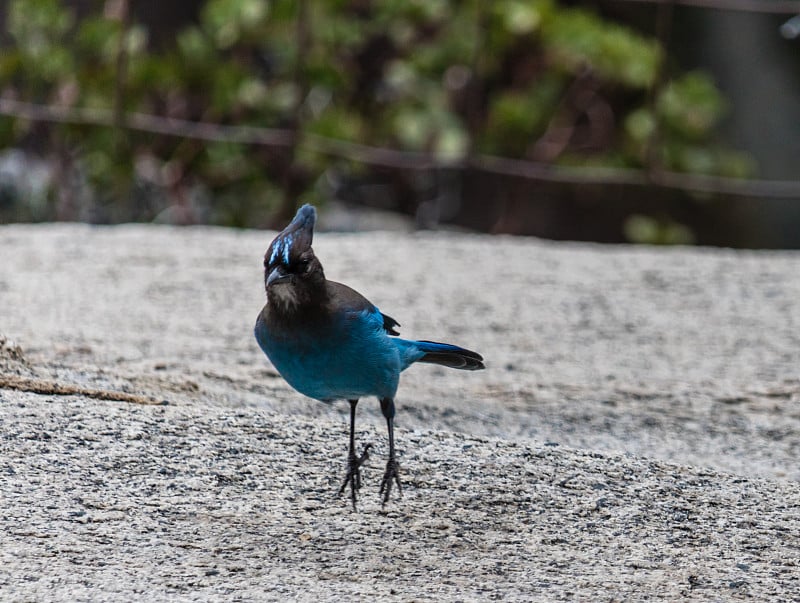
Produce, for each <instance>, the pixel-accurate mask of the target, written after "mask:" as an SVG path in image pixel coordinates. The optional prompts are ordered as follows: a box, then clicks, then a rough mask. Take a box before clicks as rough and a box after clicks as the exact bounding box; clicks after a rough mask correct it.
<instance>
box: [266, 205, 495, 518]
mask: <svg viewBox="0 0 800 603" xmlns="http://www.w3.org/2000/svg"><path fill="white" fill-rule="evenodd" d="M315 220H316V212H315V210H314V208H313V207H312V206H310V205H304V206H303V207H301V208H300V209H299V210H298V212H297V215H296V216H295V218H294V219H293V220H292V222H291V223H290V224H289V225H288V226H287V227H286V228H285V229H284V230H283V232H281V233H280V234H279V235H278V236H277V237H276V238H275V240H274V241H273V242H272V244H271V245H270V248H269V249H268V250H267V253H266V254H265V256H264V276H265V283H266V288H267V304H266V306H264V309H263V310H262V311H261V314H259V316H258V319H257V321H256V327H255V336H256V340H257V341H258V344H259V346H260V347H261V349H262V350H263V351H264V353H265V354H266V355H267V357H269V359H270V361H271V362H272V364H273V365H274V366H275V368H276V369H277V370H278V372H279V373H280V374H281V375H282V376H283V377H284V378H285V379H286V381H287V382H288V383H289V385H291V386H292V387H294V388H295V389H296V390H297V391H299V392H300V393H302V394H305V395H307V396H309V397H311V398H316V399H317V400H321V401H323V402H332V401H334V400H348V401H349V402H350V449H349V454H348V471H347V477H346V479H345V482H344V484H343V485H342V487H341V489H340V494H341V493H342V492H343V491H344V489H345V488H346V486H347V485H348V484H350V495H351V500H352V502H353V505H354V506H355V501H356V491H357V490H358V489H359V488H360V486H361V474H360V467H361V465H362V464H363V463H364V461H365V460H366V458H367V455H368V449H369V445H367V446H366V447H365V449H364V452H363V453H362V455H361V456H356V453H355V442H354V431H355V409H356V404H357V403H358V400H359V398H362V397H364V396H376V397H377V398H378V399H379V400H380V403H381V410H382V412H383V414H384V417H385V418H386V422H387V428H388V431H389V461H388V462H387V465H386V472H385V473H384V477H383V481H382V483H381V494H382V495H383V503H384V504H385V503H386V502H387V501H388V499H389V494H390V492H391V488H392V483H393V482H394V483H396V484H397V486H398V489H399V488H400V479H399V476H398V470H399V465H398V463H397V461H396V459H395V448H394V428H393V418H394V397H395V394H396V393H397V385H398V382H399V378H400V373H401V371H403V370H405V369H406V368H408V367H409V366H410V365H411V364H413V363H415V362H429V363H435V364H440V365H443V366H448V367H451V368H459V369H466V370H475V369H482V368H484V366H483V362H482V361H483V359H482V358H481V356H480V355H479V354H477V353H476V352H472V351H470V350H467V349H464V348H461V347H458V346H455V345H451V344H446V343H437V342H433V341H412V340H406V339H401V338H399V337H395V336H396V335H397V334H398V333H397V331H396V330H395V327H398V326H399V324H398V323H397V321H396V320H394V319H393V318H391V317H390V316H387V315H385V314H382V313H381V312H380V311H379V310H378V308H376V307H375V306H374V305H373V304H371V303H370V302H369V301H368V300H367V299H366V298H364V297H363V296H362V295H361V294H359V293H357V292H356V291H354V290H353V289H350V288H349V287H347V286H346V285H342V284H341V283H337V282H334V281H329V280H327V279H326V278H325V274H324V271H323V269H322V265H321V264H320V262H319V260H318V259H317V258H316V256H315V255H314V251H313V250H312V248H311V242H312V238H313V229H314V223H315Z"/></svg>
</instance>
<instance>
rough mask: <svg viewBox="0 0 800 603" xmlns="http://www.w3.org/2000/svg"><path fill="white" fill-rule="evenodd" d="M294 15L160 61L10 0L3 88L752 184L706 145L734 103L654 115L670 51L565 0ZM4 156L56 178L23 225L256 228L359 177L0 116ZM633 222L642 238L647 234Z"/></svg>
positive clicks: (243, 24)
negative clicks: (20, 154) (322, 187)
mask: <svg viewBox="0 0 800 603" xmlns="http://www.w3.org/2000/svg"><path fill="white" fill-rule="evenodd" d="M298 4H299V3H298V2H294V1H289V0H273V1H271V2H266V1H264V0H207V1H206V2H205V3H204V4H203V7H202V10H201V11H200V14H199V19H198V20H197V22H194V23H189V24H186V25H185V26H184V27H183V28H182V29H180V30H179V31H177V32H176V33H175V35H174V36H173V37H172V42H171V43H170V44H167V45H158V48H155V46H156V45H155V44H150V43H149V32H148V29H147V28H146V27H145V26H144V25H143V24H142V23H139V22H137V21H136V19H135V18H134V19H132V20H131V21H130V23H129V25H128V26H127V27H126V26H124V25H123V24H124V23H126V22H127V21H126V19H123V18H122V11H123V10H124V9H125V8H126V6H127V4H126V3H125V2H124V1H123V0H108V1H107V2H104V3H98V4H96V5H95V6H96V10H95V11H94V12H92V13H90V14H88V15H84V16H82V17H81V18H78V17H77V16H76V14H75V12H74V11H73V9H72V8H70V7H69V6H68V5H67V3H63V2H60V1H58V0H9V2H8V3H7V14H6V17H7V18H6V23H7V29H8V31H7V37H8V39H9V40H10V41H11V44H10V45H9V46H8V47H7V48H5V50H4V52H3V53H2V54H0V92H1V93H2V94H3V95H4V96H6V97H12V98H18V99H22V100H27V101H31V102H37V103H45V104H53V105H60V106H66V107H88V108H92V107H95V108H104V109H110V108H112V107H114V105H115V102H118V103H119V104H118V106H117V107H116V108H117V109H120V110H124V111H126V112H141V113H154V114H158V115H164V116H168V117H172V118H179V119H184V120H193V121H207V122H216V123H221V124H239V125H254V126H268V127H297V128H299V130H300V140H302V136H303V134H304V133H309V134H317V135H322V136H326V137H331V138H335V139H341V140H345V141H353V142H360V143H367V144H372V145H386V146H390V147H395V148H399V149H405V150H413V151H425V152H430V153H432V154H434V155H435V156H436V157H438V158H439V159H441V160H443V161H447V162H457V161H459V160H461V159H463V158H464V157H466V155H467V154H468V153H469V152H472V151H475V152H480V153H491V154H497V155H502V156H507V157H515V158H530V159H536V160H541V161H552V162H561V163H569V164H590V165H609V166H627V167H641V166H646V165H647V164H648V162H651V161H656V163H657V165H658V166H660V167H665V168H669V169H675V170H680V171H686V172H697V173H706V174H721V175H730V176H747V175H748V174H751V173H752V171H753V165H752V162H751V161H750V160H749V159H748V157H747V156H745V155H742V154H740V153H737V152H734V151H732V150H730V149H725V148H721V147H718V146H715V145H714V144H713V135H714V128H715V126H716V125H717V123H718V121H719V119H720V117H721V116H722V115H723V114H724V111H725V102H724V99H723V98H722V97H721V95H720V93H719V92H718V90H717V89H716V87H715V86H714V85H713V83H712V82H711V80H710V79H709V78H708V77H707V76H706V75H704V74H701V73H689V74H685V75H682V76H679V77H677V78H676V79H674V80H673V81H671V82H670V83H669V84H668V85H667V86H665V87H664V88H663V89H662V90H660V91H659V93H658V98H657V99H656V100H655V102H654V103H649V102H648V98H649V95H650V92H651V90H652V88H653V86H654V83H655V82H656V79H657V72H658V68H659V65H660V64H661V62H662V61H664V60H665V59H664V57H662V56H661V52H660V49H659V46H658V45H657V43H656V42H655V41H654V40H653V39H651V38H648V37H646V36H643V35H641V34H638V33H636V32H634V31H633V30H631V29H628V28H626V27H624V26H622V25H619V24H615V23H611V22H608V21H607V20H604V19H602V18H601V17H599V16H597V15H596V14H594V13H593V12H591V11H589V10H585V9H579V8H565V7H563V6H560V5H558V4H557V3H556V2H555V1H554V0H498V1H496V2H492V3H464V2H456V1H454V0H450V1H448V0H412V1H406V0H404V1H402V2H401V1H396V0H392V1H386V2H375V3H369V2H348V1H342V0H313V1H309V2H308V3H307V13H308V14H307V22H306V23H305V27H304V28H298V25H297V14H298V10H297V7H298ZM132 6H133V5H132ZM304 31H305V32H308V38H307V39H305V38H304V37H303V36H304V35H305V34H304V33H303V32H304ZM120 53H122V55H121V56H122V60H120ZM298 64H301V65H302V69H300V70H298V69H297V65H298ZM121 65H122V66H124V70H123V71H122V72H121V71H120V66H121ZM115 99H117V100H116V101H115ZM657 126H658V128H657ZM656 129H657V130H658V136H657V138H656V139H655V140H656V141H657V143H658V147H657V152H656V153H653V152H652V149H651V145H652V143H653V140H654V139H653V135H654V132H656ZM9 146H22V147H25V148H28V149H32V150H34V151H37V152H38V153H39V154H40V155H42V156H45V157H46V158H48V160H50V161H52V163H53V165H54V166H56V167H55V168H54V171H53V174H54V175H53V178H52V187H51V191H50V193H49V196H48V200H47V203H46V206H47V207H49V211H43V210H42V209H41V207H40V208H38V209H37V210H36V212H35V213H34V212H32V211H31V212H27V213H26V212H25V211H22V212H17V214H16V216H17V217H18V218H22V219H44V218H50V219H52V218H62V219H90V220H101V221H122V220H153V219H161V220H167V221H177V222H193V221H208V222H212V223H220V224H228V225H238V226H248V225H260V224H263V223H265V221H266V219H267V216H269V215H270V212H271V211H273V210H274V208H275V205H276V204H277V203H278V202H279V201H280V199H281V198H283V197H284V195H286V194H289V195H301V196H306V197H314V196H315V195H319V194H320V192H319V190H318V187H315V183H316V182H317V181H318V179H319V177H320V176H321V175H322V174H324V173H325V172H326V171H329V170H330V171H337V172H339V178H338V179H339V180H340V179H341V173H344V174H345V175H346V174H349V173H353V171H354V170H355V171H357V170H358V169H360V168H359V167H358V166H353V165H351V164H349V163H348V162H345V161H343V160H333V159H331V158H329V157H324V156H320V155H317V154H314V153H312V152H309V151H308V150H307V149H305V148H303V147H302V145H301V147H300V148H299V149H298V152H297V153H291V152H289V150H287V149H286V148H268V147H257V146H250V147H248V146H245V145H243V144H237V143H233V142H203V141H198V140H191V139H180V138H174V137H167V136H161V135H154V134H144V133H139V132H135V131H117V130H115V129H111V128H103V127H97V126H83V125H70V124H59V125H46V124H37V123H31V122H28V121H25V120H22V119H12V118H0V147H9ZM631 228H632V232H636V233H638V234H636V238H641V236H644V235H643V234H642V233H646V232H649V231H648V230H647V228H644V227H642V225H641V224H639V225H638V226H637V225H636V224H634V225H633V226H632V227H631ZM659 237H661V238H665V237H664V236H662V235H659ZM666 238H669V237H666Z"/></svg>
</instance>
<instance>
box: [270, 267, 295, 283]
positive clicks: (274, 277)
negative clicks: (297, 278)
mask: <svg viewBox="0 0 800 603" xmlns="http://www.w3.org/2000/svg"><path fill="white" fill-rule="evenodd" d="M291 278H292V275H291V274H287V273H286V272H285V271H284V270H283V267H282V266H276V267H275V268H273V269H272V272H270V273H269V276H268V277H267V287H269V286H270V285H273V284H276V283H286V282H289V280H291Z"/></svg>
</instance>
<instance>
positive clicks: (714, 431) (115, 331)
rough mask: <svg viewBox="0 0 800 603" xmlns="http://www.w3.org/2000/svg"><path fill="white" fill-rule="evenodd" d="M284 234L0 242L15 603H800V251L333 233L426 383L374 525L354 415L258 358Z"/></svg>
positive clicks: (106, 231)
mask: <svg viewBox="0 0 800 603" xmlns="http://www.w3.org/2000/svg"><path fill="white" fill-rule="evenodd" d="M270 240H271V233H263V232H252V231H245V232H235V231H227V230H222V229H213V228H191V229H173V228H167V227H153V226H120V227H105V228H91V227H88V226H82V225H44V226H7V227H0V336H2V338H3V339H2V341H0V343H1V345H0V376H3V375H4V376H7V377H8V376H19V377H25V378H26V379H35V380H38V381H40V382H43V383H48V382H49V383H60V384H69V385H70V386H75V387H78V388H87V389H93V390H108V391H120V392H127V393H131V394H141V395H142V396H144V397H145V398H147V399H152V400H154V401H156V402H157V403H156V404H152V405H140V404H135V403H129V402H119V401H113V400H99V399H93V398H89V397H87V396H82V395H53V394H45V393H38V394H37V393H32V392H30V391H19V390H15V389H10V388H4V389H0V522H1V523H2V525H0V599H2V600H3V601H6V600H8V601H129V600H141V599H144V598H146V599H148V600H152V601H195V600H209V601H211V600H220V601H235V600H258V601H260V600H334V599H335V600H343V599H344V600H354V599H360V598H365V599H366V598H373V599H377V600H398V601H411V600H414V601H424V600H488V599H502V600H512V601H513V600H519V601H559V600H580V601H615V600H618V601H632V600H663V601H675V600H681V599H689V600H699V601H702V600H709V601H721V600H724V601H728V600H740V599H741V600H745V599H749V600H769V601H781V600H783V601H792V600H798V599H800V483H798V482H799V481H800V469H798V463H797V458H798V453H800V400H799V398H800V380H799V379H798V378H799V377H800V375H798V368H797V367H798V366H800V362H798V361H799V360H800V345H798V344H800V335H798V323H800V301H798V300H800V254H796V253H791V252H780V253H776V252H769V253H767V252H762V253H757V252H734V251H729V250H697V249H644V248H625V247H616V248H612V247H602V246H594V245H576V244H554V243H545V242H541V241H536V240H531V239H512V238H503V237H497V238H491V237H483V236H470V235H462V234H433V233H428V234H402V233H365V234H347V235H342V234H339V235H334V234H324V233H323V234H320V235H317V237H316V240H315V243H316V244H315V250H316V252H317V254H318V256H319V257H320V258H321V260H322V262H323V265H324V266H325V268H326V273H327V275H328V277H329V278H333V279H335V280H341V281H343V282H346V283H348V284H350V285H351V286H354V287H355V288H357V289H359V290H360V291H361V292H362V293H364V294H365V295H366V296H367V297H368V298H370V299H371V300H372V301H373V302H374V303H375V304H376V305H378V306H379V307H380V308H381V309H382V310H383V311H385V312H386V313H387V314H390V315H391V316H393V317H395V318H397V319H398V320H399V321H400V323H401V324H402V325H403V326H402V329H401V332H402V334H403V335H404V336H407V337H411V338H414V337H417V338H426V339H438V340H442V341H451V342H453V343H458V344H460V345H464V346H466V347H469V348H472V349H476V350H478V351H480V352H481V353H482V354H484V356H485V357H486V360H487V366H488V369H487V370H486V371H483V372H480V373H464V372H458V371H449V370H446V369H443V368H439V367H432V366H420V367H412V368H411V369H410V370H409V371H408V372H406V373H405V374H404V376H403V379H402V380H401V385H400V391H399V395H398V415H397V444H398V450H399V454H400V462H401V465H402V476H403V479H404V490H403V497H402V498H393V499H392V501H391V502H390V504H388V505H387V506H386V508H385V509H383V510H382V509H381V507H380V504H379V498H378V492H377V489H378V485H379V482H380V476H381V474H382V471H383V463H384V461H385V457H384V455H385V453H386V448H387V444H386V437H385V430H384V425H383V420H382V418H381V416H380V411H379V409H378V405H377V403H376V402H375V401H373V400H364V401H363V402H362V403H361V404H360V405H359V418H358V437H359V440H360V441H361V442H372V443H373V444H374V445H375V449H374V450H373V454H372V456H371V458H370V459H369V461H368V464H367V467H366V469H365V472H364V481H365V484H364V488H363V489H362V491H361V500H360V503H359V511H358V512H357V513H355V512H353V511H352V510H351V508H350V506H349V502H348V501H347V500H346V499H344V498H343V499H339V498H337V497H336V496H335V493H336V490H337V489H338V486H339V484H340V480H341V478H342V476H343V470H344V461H345V453H346V444H347V438H346V432H347V405H346V404H340V405H332V406H328V405H323V404H321V403H318V402H314V401H311V400H308V399H305V398H303V397H302V396H301V395H299V394H297V393H295V392H293V391H291V390H290V389H289V388H288V386H287V385H286V384H285V383H284V382H283V381H282V380H281V379H280V378H279V377H278V376H277V375H276V374H275V373H274V370H273V369H272V367H271V366H270V365H269V363H268V362H267V360H266V359H265V358H264V357H263V355H262V354H261V352H260V351H259V350H258V348H257V346H256V344H255V342H254V340H253V338H252V334H251V330H252V325H253V322H254V320H255V316H256V315H257V313H258V311H259V310H260V307H261V305H262V304H263V281H262V275H261V256H262V254H263V252H264V250H265V249H266V247H267V245H268V244H269V241H270Z"/></svg>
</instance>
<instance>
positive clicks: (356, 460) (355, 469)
mask: <svg viewBox="0 0 800 603" xmlns="http://www.w3.org/2000/svg"><path fill="white" fill-rule="evenodd" d="M370 448H372V444H366V445H364V452H362V453H361V456H356V454H355V452H353V451H352V450H351V451H350V454H349V455H348V457H347V475H346V476H345V478H344V483H343V484H342V487H341V488H339V496H341V495H342V494H344V491H345V488H347V484H350V500H351V501H352V503H353V509H355V508H356V492H357V491H358V490H360V489H361V465H363V464H364V462H365V461H366V460H367V459H368V458H369V449H370Z"/></svg>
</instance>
